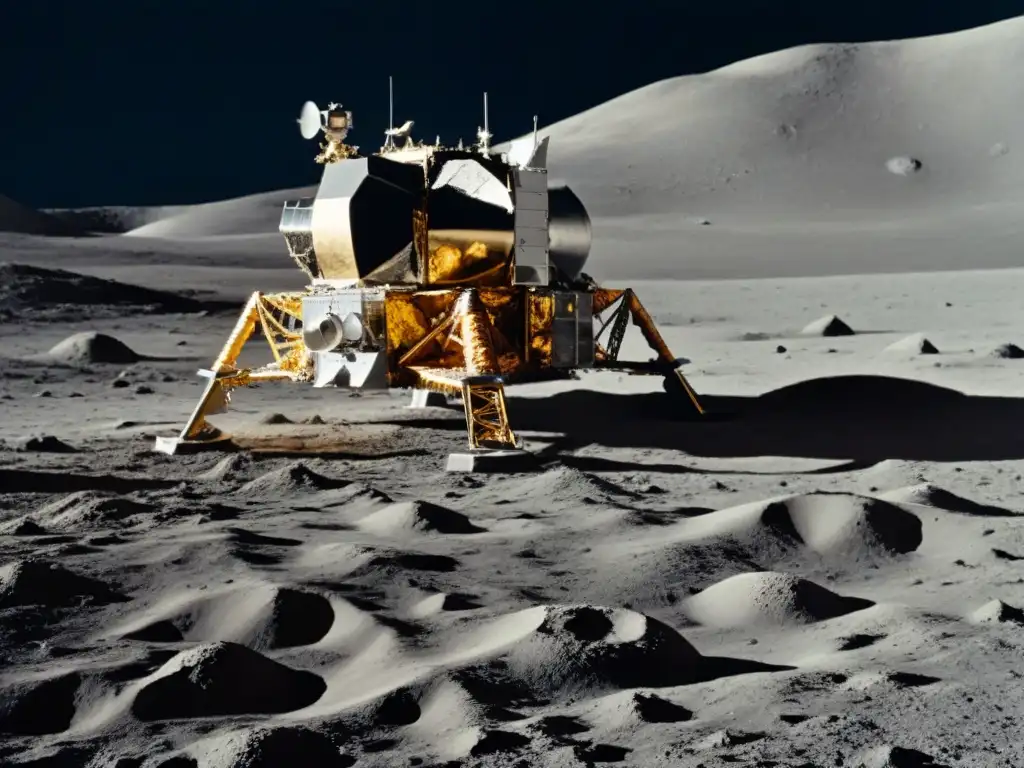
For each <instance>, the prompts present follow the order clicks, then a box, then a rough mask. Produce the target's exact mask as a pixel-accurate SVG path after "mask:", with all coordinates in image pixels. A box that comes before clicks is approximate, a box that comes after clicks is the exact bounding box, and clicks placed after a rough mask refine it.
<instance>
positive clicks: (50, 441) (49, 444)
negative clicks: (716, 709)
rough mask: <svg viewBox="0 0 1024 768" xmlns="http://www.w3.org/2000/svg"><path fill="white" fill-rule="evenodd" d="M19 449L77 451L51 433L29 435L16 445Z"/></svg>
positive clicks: (35, 451)
mask: <svg viewBox="0 0 1024 768" xmlns="http://www.w3.org/2000/svg"><path fill="white" fill-rule="evenodd" d="M18 450H19V451H25V452H28V453H77V452H78V449H77V448H75V447H73V446H70V445H68V444H67V443H65V442H64V441H63V440H61V439H60V438H58V437H54V436H53V435H41V436H39V437H30V438H28V439H27V440H24V441H22V442H21V443H20V444H19V445H18Z"/></svg>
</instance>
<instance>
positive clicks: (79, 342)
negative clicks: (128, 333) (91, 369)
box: [46, 331, 142, 365]
mask: <svg viewBox="0 0 1024 768" xmlns="http://www.w3.org/2000/svg"><path fill="white" fill-rule="evenodd" d="M46 357H47V358H49V359H50V360H52V361H53V362H55V363H63V364H65V365H88V364H90V363H109V364H115V365H124V364H126V363H136V362H138V361H139V360H141V359H142V357H141V356H140V355H139V354H137V353H136V352H135V350H133V349H131V348H130V347H129V346H128V345H127V344H125V343H124V342H123V341H120V340H119V339H115V338H114V337H113V336H107V335H106V334H105V333H96V332H95V331H85V332H84V333H76V334H75V335H74V336H69V337H68V338H66V339H64V341H62V342H60V343H59V344H57V345H55V346H54V347H53V348H52V349H50V351H49V352H47V353H46Z"/></svg>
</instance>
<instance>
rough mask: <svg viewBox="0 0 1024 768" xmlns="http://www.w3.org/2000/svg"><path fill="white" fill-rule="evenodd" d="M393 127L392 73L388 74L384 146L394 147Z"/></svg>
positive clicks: (393, 93) (393, 94) (393, 80)
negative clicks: (386, 127) (386, 120)
mask: <svg viewBox="0 0 1024 768" xmlns="http://www.w3.org/2000/svg"><path fill="white" fill-rule="evenodd" d="M394 127H395V78H394V77H393V76H392V75H388V130H387V131H385V133H386V136H385V138H384V148H385V149H394V148H395V137H394V135H393V133H394Z"/></svg>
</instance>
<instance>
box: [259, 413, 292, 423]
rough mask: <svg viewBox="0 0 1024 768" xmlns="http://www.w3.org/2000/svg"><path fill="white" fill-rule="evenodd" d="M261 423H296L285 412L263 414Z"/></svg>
mask: <svg viewBox="0 0 1024 768" xmlns="http://www.w3.org/2000/svg"><path fill="white" fill-rule="evenodd" d="M259 423H260V424H268V425H270V424H294V423H295V422H294V421H292V420H291V419H289V418H288V417H287V416H285V415H284V414H283V413H268V414H266V415H265V416H263V417H262V418H261V419H260V421H259Z"/></svg>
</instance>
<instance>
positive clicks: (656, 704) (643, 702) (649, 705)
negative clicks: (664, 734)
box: [633, 693, 693, 723]
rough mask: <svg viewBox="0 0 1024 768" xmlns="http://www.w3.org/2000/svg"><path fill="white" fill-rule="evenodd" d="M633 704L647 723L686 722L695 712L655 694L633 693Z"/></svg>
mask: <svg viewBox="0 0 1024 768" xmlns="http://www.w3.org/2000/svg"><path fill="white" fill-rule="evenodd" d="M633 706H634V707H635V708H636V713H637V715H638V716H639V717H640V719H641V720H643V721H644V722H645V723H684V722H686V721H687V720H691V719H692V718H693V712H691V711H690V710H688V709H687V708H686V707H681V706H679V705H678V704H673V703H672V702H671V701H666V700H665V699H663V698H661V697H660V696H655V695H654V694H648V695H645V694H642V693H635V694H633Z"/></svg>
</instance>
